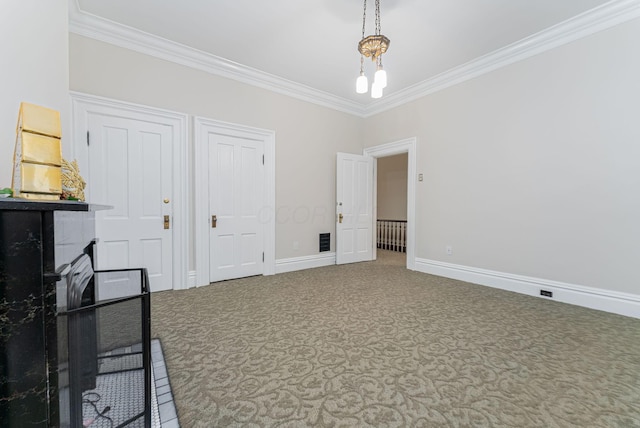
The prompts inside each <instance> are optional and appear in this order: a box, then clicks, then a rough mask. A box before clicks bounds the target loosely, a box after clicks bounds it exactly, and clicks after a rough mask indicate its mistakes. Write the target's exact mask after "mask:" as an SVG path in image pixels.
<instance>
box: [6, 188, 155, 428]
mask: <svg viewBox="0 0 640 428" xmlns="http://www.w3.org/2000/svg"><path fill="white" fill-rule="evenodd" d="M108 208H109V207H104V206H96V205H90V204H85V203H80V202H67V201H60V202H37V201H25V200H17V199H5V200H0V426H2V427H7V428H12V427H24V426H32V427H72V428H75V427H83V426H91V427H95V428H99V427H102V426H113V427H119V426H131V427H149V426H150V425H151V411H150V402H151V401H150V400H151V391H150V386H151V367H150V328H149V320H150V307H149V287H148V278H147V273H146V270H145V269H124V270H110V271H98V270H94V263H93V249H94V243H95V240H94V238H95V233H94V231H95V227H94V226H95V220H94V215H95V211H96V210H99V209H108Z"/></svg>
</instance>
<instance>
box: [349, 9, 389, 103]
mask: <svg viewBox="0 0 640 428" xmlns="http://www.w3.org/2000/svg"><path fill="white" fill-rule="evenodd" d="M366 20H367V0H364V12H363V13H362V40H360V42H359V43H358V52H360V76H359V77H358V79H357V80H356V92H357V93H359V94H364V93H366V92H367V91H368V90H369V81H368V80H367V76H365V75H364V57H365V56H366V57H367V58H369V57H371V61H373V62H375V63H376V73H375V75H374V76H373V84H372V85H371V98H380V97H381V96H382V90H383V89H384V88H385V87H386V86H387V72H386V71H384V70H383V69H382V54H383V53H385V52H386V51H387V49H389V43H391V41H390V40H389V39H388V38H387V37H386V36H383V35H382V34H380V0H376V29H375V34H373V35H371V36H367V37H365V36H364V31H365V22H366Z"/></svg>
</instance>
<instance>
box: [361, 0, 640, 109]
mask: <svg viewBox="0 0 640 428" xmlns="http://www.w3.org/2000/svg"><path fill="white" fill-rule="evenodd" d="M639 16H640V0H612V1H610V2H607V3H605V4H603V5H600V6H598V7H595V8H593V9H591V10H588V11H586V12H584V13H581V14H579V15H576V16H574V17H572V18H569V19H567V20H566V21H563V22H560V23H559V24H556V25H553V26H551V27H549V28H546V29H544V30H542V31H540V32H538V33H535V34H533V35H531V36H529V37H525V38H524V39H522V40H519V41H517V42H515V43H512V44H510V45H507V46H505V47H503V48H500V49H497V50H495V51H493V52H491V53H488V54H486V55H483V56H480V57H478V58H475V59H473V60H471V61H469V62H467V63H466V64H462V65H459V66H457V67H454V68H452V69H450V70H447V71H445V72H444V73H441V74H439V75H437V76H434V77H431V78H429V79H426V80H423V81H422V82H419V83H417V84H415V85H412V86H409V87H407V88H404V89H402V90H400V91H397V92H394V93H392V94H390V95H388V96H386V97H384V98H382V99H380V100H378V102H376V103H375V104H371V105H369V106H367V107H366V108H365V109H364V112H363V116H364V117H369V116H373V115H375V114H378V113H382V112H384V111H387V110H390V109H392V108H395V107H398V106H400V105H403V104H406V103H408V102H410V101H414V100H416V99H418V98H422V97H424V96H426V95H429V94H433V93H435V92H438V91H441V90H443V89H446V88H448V87H450V86H453V85H457V84H459V83H462V82H466V81H467V80H471V79H473V78H475V77H478V76H481V75H483V74H487V73H489V72H491V71H494V70H497V69H499V68H502V67H506V66H507V65H510V64H513V63H515V62H518V61H522V60H524V59H527V58H529V57H532V56H534V55H538V54H540V53H543V52H545V51H548V50H551V49H553V48H556V47H558V46H562V45H565V44H567V43H570V42H573V41H575V40H578V39H581V38H583V37H587V36H589V35H591V34H594V33H597V32H599V31H602V30H606V29H607V28H610V27H613V26H615V25H618V24H621V23H623V22H626V21H630V20H631V19H634V18H637V17H639Z"/></svg>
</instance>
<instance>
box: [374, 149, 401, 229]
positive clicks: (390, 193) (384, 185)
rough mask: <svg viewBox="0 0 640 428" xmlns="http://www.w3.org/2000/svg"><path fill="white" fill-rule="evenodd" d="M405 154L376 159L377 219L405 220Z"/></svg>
mask: <svg viewBox="0 0 640 428" xmlns="http://www.w3.org/2000/svg"><path fill="white" fill-rule="evenodd" d="M408 157H409V156H408V155H407V154H406V153H403V154H400V155H395V156H388V157H384V158H378V183H377V184H378V200H377V204H378V219H379V220H406V219H407V162H408Z"/></svg>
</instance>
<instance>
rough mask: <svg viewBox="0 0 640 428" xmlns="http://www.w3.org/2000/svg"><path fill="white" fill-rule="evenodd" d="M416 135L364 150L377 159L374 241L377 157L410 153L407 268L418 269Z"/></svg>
mask: <svg viewBox="0 0 640 428" xmlns="http://www.w3.org/2000/svg"><path fill="white" fill-rule="evenodd" d="M416 147H417V139H416V137H411V138H407V139H404V140H400V141H394V142H392V143H387V144H381V145H379V146H374V147H369V148H366V149H364V150H363V154H364V155H365V156H372V157H373V158H375V159H376V162H374V164H373V201H374V205H373V227H372V231H373V237H372V239H373V241H372V242H376V236H375V234H376V219H377V217H378V161H377V158H383V157H386V156H393V155H399V154H402V153H407V154H408V158H409V159H408V162H407V168H408V170H407V269H410V270H416V179H417V175H416V171H417V168H416V161H417V159H416ZM376 249H377V245H375V244H374V246H373V258H374V260H375V259H376Z"/></svg>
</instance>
